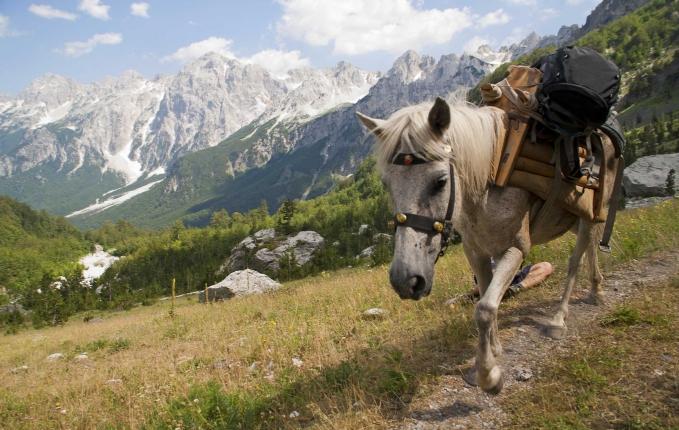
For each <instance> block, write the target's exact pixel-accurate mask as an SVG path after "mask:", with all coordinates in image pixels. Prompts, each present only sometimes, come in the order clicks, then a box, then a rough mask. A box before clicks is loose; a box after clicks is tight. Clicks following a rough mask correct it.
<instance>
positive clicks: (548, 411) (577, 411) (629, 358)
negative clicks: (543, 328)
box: [503, 274, 679, 429]
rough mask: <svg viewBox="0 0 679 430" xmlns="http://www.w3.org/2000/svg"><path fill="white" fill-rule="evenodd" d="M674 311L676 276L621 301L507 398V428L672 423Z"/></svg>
mask: <svg viewBox="0 0 679 430" xmlns="http://www.w3.org/2000/svg"><path fill="white" fill-rule="evenodd" d="M678 275H679V274H678ZM677 315H679V277H677V278H674V279H673V280H672V281H671V282H670V284H669V285H665V284H661V285H654V286H650V287H648V288H644V292H643V295H641V297H635V298H633V299H627V300H626V302H625V303H624V304H621V305H619V306H617V307H616V308H615V309H613V310H612V311H610V312H609V313H608V314H607V315H605V316H604V317H602V318H600V320H599V321H598V325H595V326H594V327H591V328H590V330H588V331H587V332H585V333H583V334H582V336H580V338H579V339H577V341H576V342H575V345H573V347H572V348H570V349H569V350H568V353H566V354H564V353H563V352H562V353H557V354H555V355H553V356H551V357H550V358H549V359H548V360H547V362H546V363H545V364H544V367H543V368H542V369H541V371H540V374H539V375H538V377H537V378H536V381H535V385H534V386H533V387H532V389H530V390H524V391H521V392H519V393H517V394H516V395H515V396H513V397H511V398H509V399H508V401H507V402H506V403H505V405H503V407H504V408H505V410H506V411H508V412H509V413H510V414H511V417H512V423H511V426H510V427H512V428H551V429H592V428H596V429H599V428H620V429H666V428H674V429H676V428H679V415H678V414H677V413H676V412H677V410H679V361H677V358H676V353H677V351H679V318H678V317H677ZM529 405H530V407H528V406H529Z"/></svg>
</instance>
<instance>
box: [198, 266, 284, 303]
mask: <svg viewBox="0 0 679 430" xmlns="http://www.w3.org/2000/svg"><path fill="white" fill-rule="evenodd" d="M280 286H281V284H279V283H278V282H276V281H274V280H273V279H271V278H269V277H268V276H266V275H264V274H262V273H259V272H257V271H255V270H252V269H245V270H238V271H236V272H233V273H231V274H230V275H229V276H227V277H226V278H224V280H223V281H221V282H219V283H217V284H215V285H212V286H210V287H208V288H207V294H208V299H209V300H210V301H214V300H224V299H228V298H231V297H233V296H247V295H250V294H262V293H265V292H268V291H274V290H277V289H279V288H280ZM198 300H199V301H200V302H201V303H204V302H205V292H204V291H201V292H200V293H199V295H198Z"/></svg>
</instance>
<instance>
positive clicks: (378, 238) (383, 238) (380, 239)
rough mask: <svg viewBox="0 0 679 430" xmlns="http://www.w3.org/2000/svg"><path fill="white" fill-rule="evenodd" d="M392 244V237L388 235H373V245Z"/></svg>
mask: <svg viewBox="0 0 679 430" xmlns="http://www.w3.org/2000/svg"><path fill="white" fill-rule="evenodd" d="M389 242H391V235H390V234H387V233H375V234H374V235H373V243H389Z"/></svg>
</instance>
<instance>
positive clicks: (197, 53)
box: [161, 36, 234, 63]
mask: <svg viewBox="0 0 679 430" xmlns="http://www.w3.org/2000/svg"><path fill="white" fill-rule="evenodd" d="M232 44H233V41H232V40H230V39H224V38H223V37H214V36H213V37H208V38H207V39H204V40H201V41H198V42H194V43H192V44H190V45H187V46H184V47H182V48H179V49H177V50H176V51H175V52H173V53H172V54H170V55H167V56H165V57H163V58H162V60H161V61H163V62H167V61H179V62H181V63H186V62H188V61H191V60H195V59H196V58H199V57H201V56H203V55H205V54H207V53H208V52H216V53H218V54H222V55H224V56H226V57H230V58H233V57H234V55H233V53H232V52H231V45H232Z"/></svg>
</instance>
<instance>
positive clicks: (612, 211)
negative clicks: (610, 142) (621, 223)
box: [599, 155, 625, 253]
mask: <svg viewBox="0 0 679 430" xmlns="http://www.w3.org/2000/svg"><path fill="white" fill-rule="evenodd" d="M624 170H625V159H624V158H623V157H622V155H621V156H620V157H619V158H618V167H617V171H616V172H615V182H613V192H612V193H611V200H610V203H609V204H608V216H607V217H606V224H605V225H604V232H603V235H602V236H601V242H599V249H600V250H601V251H603V252H608V253H610V252H611V246H610V245H609V242H610V240H611V235H612V234H613V224H615V215H616V214H617V212H618V206H619V204H618V202H619V201H620V191H621V189H622V187H621V184H622V176H623V174H622V173H623V171H624Z"/></svg>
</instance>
